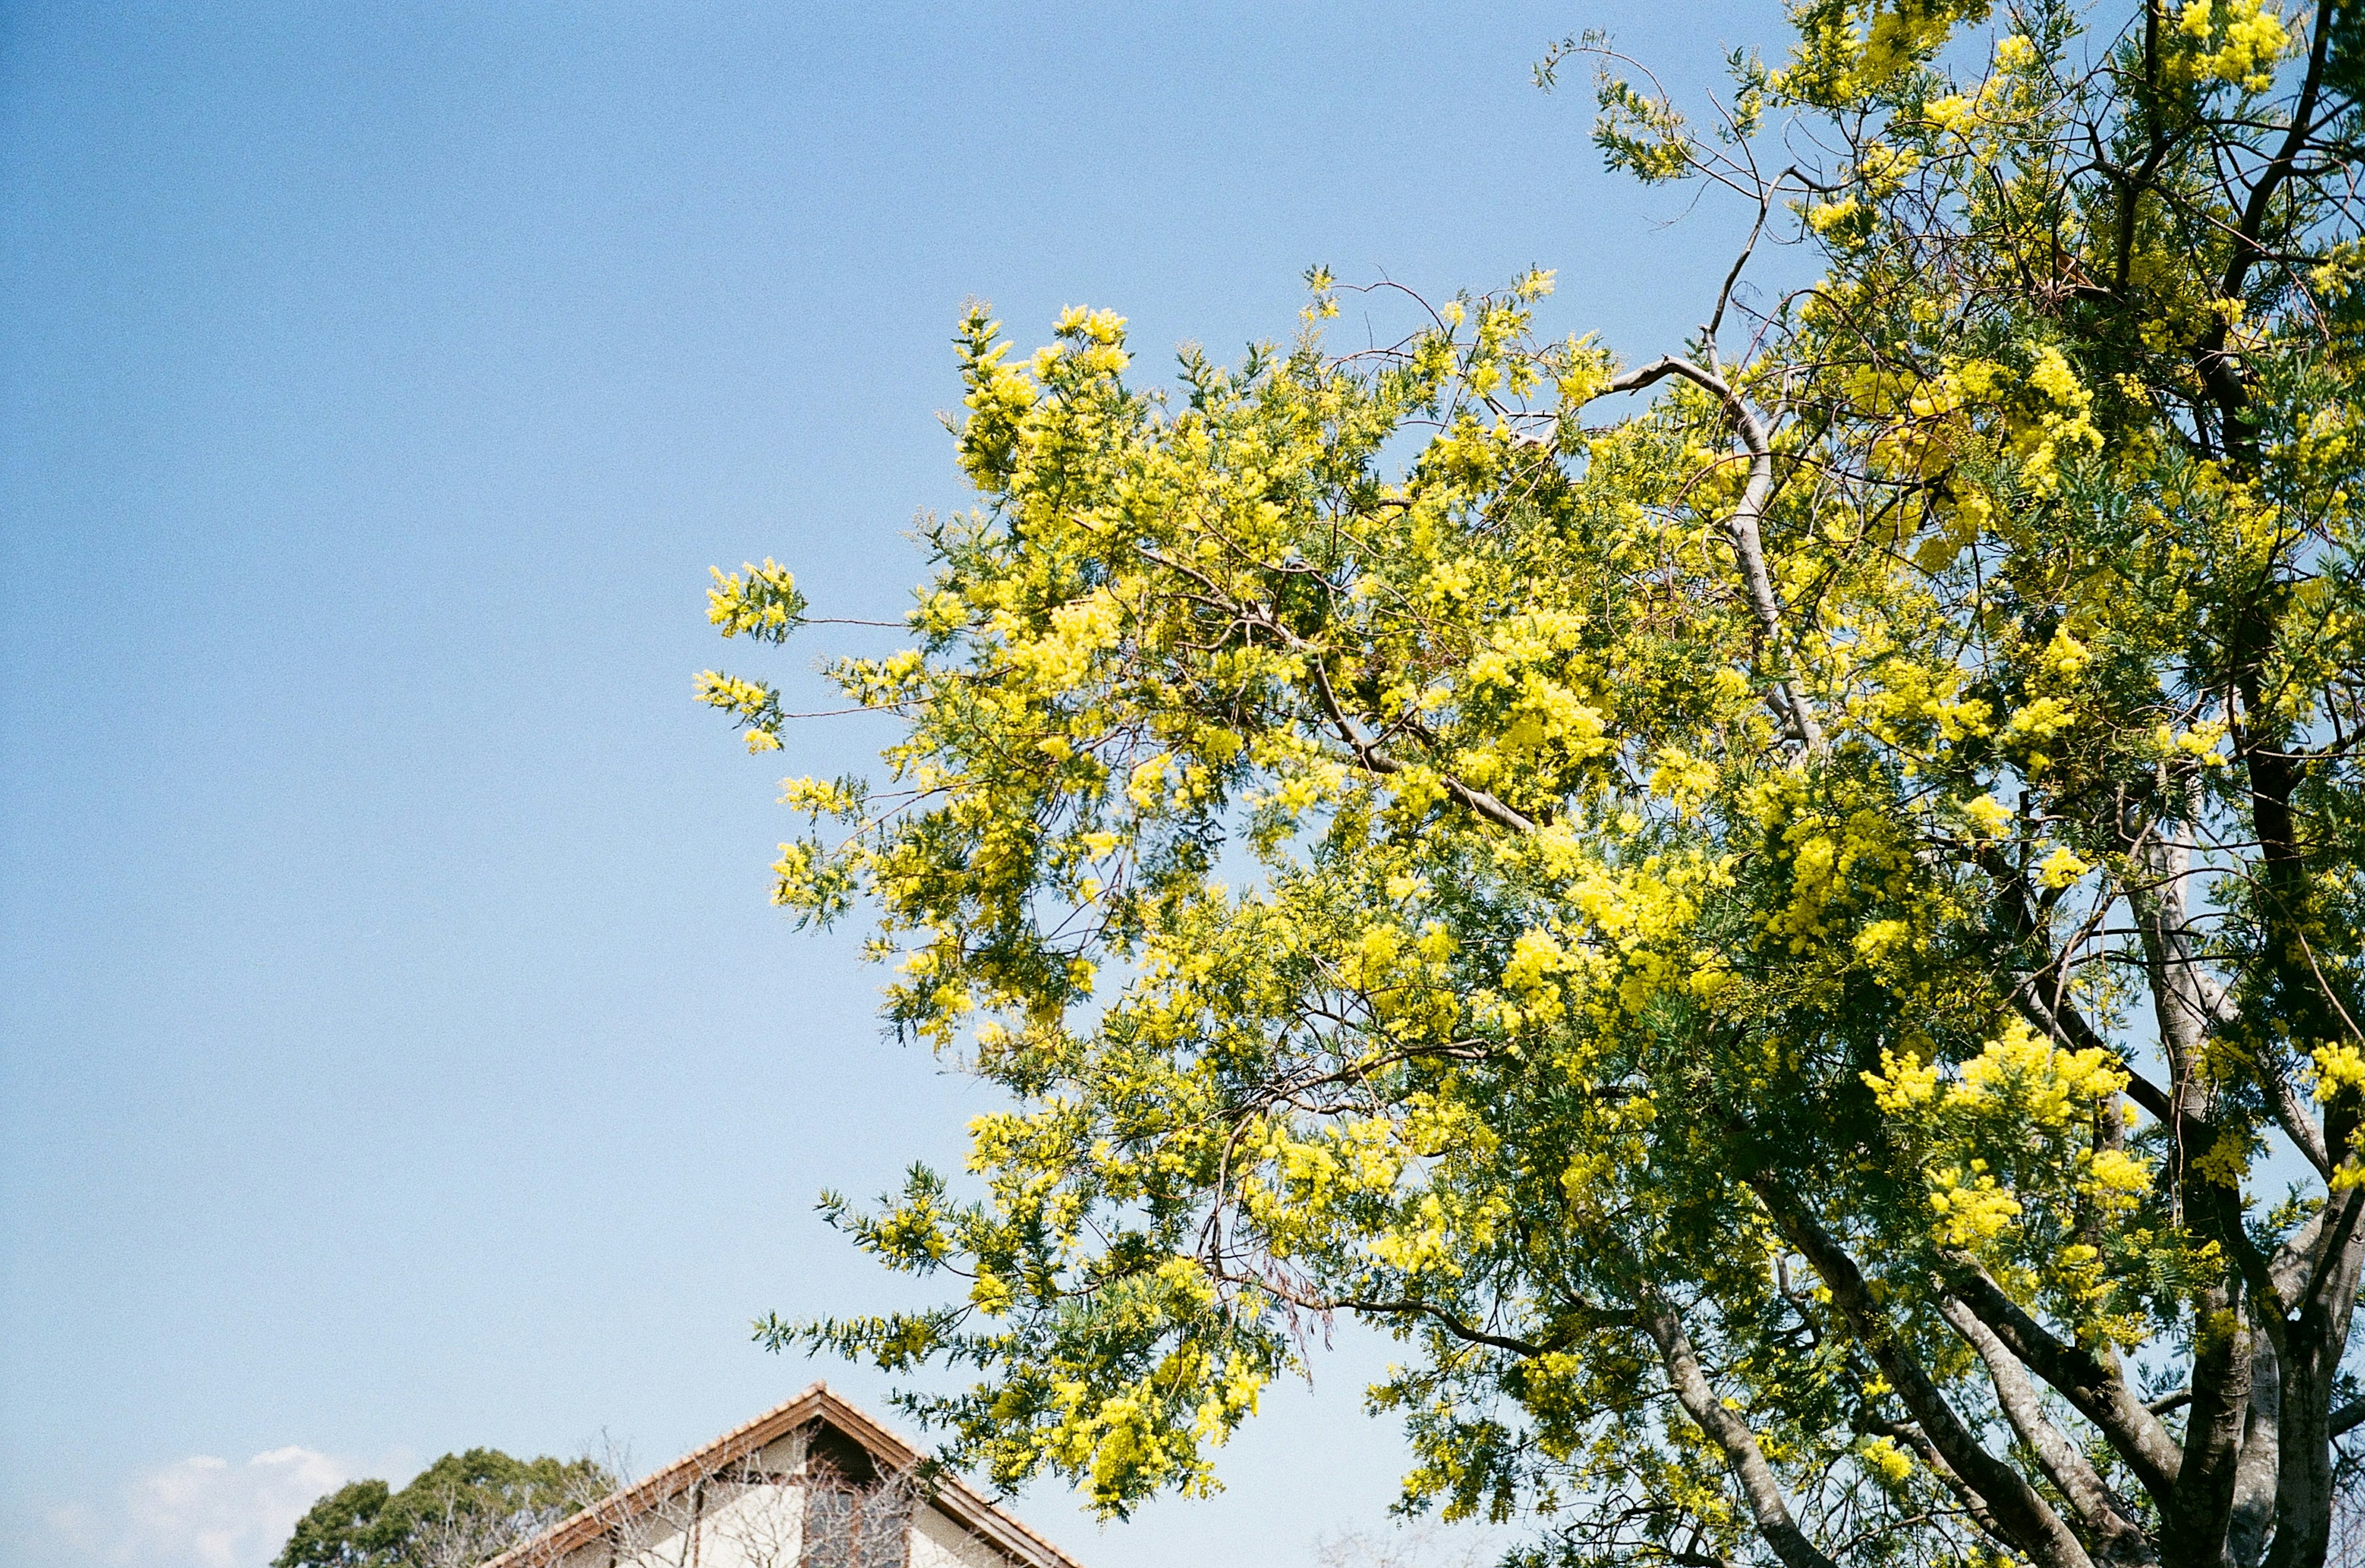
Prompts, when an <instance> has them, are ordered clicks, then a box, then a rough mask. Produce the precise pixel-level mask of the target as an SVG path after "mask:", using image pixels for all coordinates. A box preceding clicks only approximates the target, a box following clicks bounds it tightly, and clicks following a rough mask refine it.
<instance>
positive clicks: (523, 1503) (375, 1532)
mask: <svg viewBox="0 0 2365 1568" xmlns="http://www.w3.org/2000/svg"><path fill="white" fill-rule="evenodd" d="M616 1484H617V1482H616V1477H615V1475H614V1474H613V1473H611V1471H610V1470H609V1469H608V1468H607V1467H606V1466H604V1465H602V1464H600V1463H599V1462H596V1461H593V1460H589V1459H576V1460H558V1459H552V1458H548V1457H546V1456H545V1457H544V1458H540V1459H530V1460H521V1459H512V1458H510V1456H509V1455H508V1454H505V1453H503V1452H501V1451H500V1450H499V1449H470V1450H468V1451H467V1452H465V1453H447V1454H445V1455H444V1456H443V1458H441V1459H439V1460H437V1461H436V1462H434V1463H433V1464H431V1465H429V1466H428V1467H427V1468H426V1469H425V1470H422V1471H420V1473H419V1474H418V1475H417V1476H415V1477H413V1478H412V1480H411V1481H410V1483H409V1484H408V1485H406V1486H404V1487H403V1488H402V1489H401V1490H400V1491H395V1490H394V1489H393V1488H391V1487H389V1486H388V1485H387V1484H386V1483H385V1482H383V1481H355V1482H351V1483H349V1484H346V1485H343V1486H341V1487H339V1488H338V1489H337V1490H336V1491H334V1492H331V1493H330V1494H329V1495H327V1496H325V1497H323V1498H321V1499H320V1500H319V1502H317V1503H315V1504H313V1505H312V1507H311V1511H310V1512H308V1513H307V1514H306V1515H305V1516H304V1517H303V1518H301V1519H299V1520H297V1523H296V1529H295V1532H294V1533H293V1534H292V1535H290V1536H289V1537H288V1538H287V1544H286V1547H285V1548H283V1549H282V1550H281V1551H280V1553H279V1555H278V1557H277V1558H275V1560H274V1568H474V1564H476V1563H478V1562H484V1561H485V1560H486V1559H487V1558H488V1557H494V1556H498V1555H499V1553H501V1552H503V1551H508V1550H509V1549H510V1547H512V1546H514V1545H516V1544H517V1543H518V1542H520V1541H521V1540H527V1539H529V1538H531V1537H532V1536H534V1535H537V1534H539V1533H540V1532H541V1531H543V1530H544V1529H548V1528H549V1527H550V1526H551V1525H553V1524H555V1523H556V1522H557V1521H558V1520H560V1519H562V1518H566V1516H567V1515H569V1514H571V1513H573V1512H575V1511H576V1510H577V1508H580V1507H582V1506H585V1505H586V1504H588V1503H590V1502H592V1501H594V1500H595V1499H597V1498H599V1497H601V1496H604V1495H607V1494H608V1493H609V1492H611V1491H613V1490H614V1489H615V1487H616Z"/></svg>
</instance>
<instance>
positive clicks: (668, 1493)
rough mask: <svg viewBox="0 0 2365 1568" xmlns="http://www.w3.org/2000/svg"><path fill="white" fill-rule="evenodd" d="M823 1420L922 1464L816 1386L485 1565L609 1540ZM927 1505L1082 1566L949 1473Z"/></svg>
mask: <svg viewBox="0 0 2365 1568" xmlns="http://www.w3.org/2000/svg"><path fill="white" fill-rule="evenodd" d="M814 1422H822V1423H824V1424H826V1425H828V1426H830V1427H833V1428H836V1429H837V1430H838V1431H840V1432H843V1433H845V1434H846V1436H847V1437H849V1438H851V1439H854V1440H855V1441H856V1442H857V1443H859V1444H860V1445H861V1446H862V1447H863V1449H864V1450H867V1451H868V1452H869V1455H870V1457H871V1459H872V1460H873V1461H874V1462H876V1463H877V1464H878V1465H879V1466H880V1468H881V1469H883V1470H901V1469H902V1468H904V1467H905V1466H907V1465H911V1464H913V1463H915V1462H918V1461H919V1459H920V1457H921V1455H920V1451H919V1450H917V1449H914V1448H913V1447H912V1446H911V1445H910V1444H909V1443H906V1442H905V1441H903V1440H902V1439H901V1438H899V1437H897V1436H896V1435H895V1434H894V1433H892V1432H891V1431H889V1430H888V1429H887V1428H884V1427H882V1426H880V1424H879V1423H878V1422H876V1421H874V1420H872V1419H871V1418H870V1417H869V1416H868V1415H865V1414H864V1413H863V1412H862V1411H860V1410H858V1409H857V1408H856V1407H855V1406H851V1405H849V1404H847V1403H846V1401H845V1400H843V1399H840V1398H839V1397H838V1396H837V1395H836V1394H834V1393H832V1392H831V1390H830V1387H829V1385H828V1384H827V1383H814V1384H813V1386H812V1387H811V1388H808V1389H806V1390H805V1391H804V1392H803V1393H802V1394H798V1395H797V1396H796V1397H795V1398H793V1399H791V1400H789V1401H788V1402H787V1403H786V1404H783V1405H776V1406H773V1407H772V1408H771V1409H769V1410H767V1411H765V1412H764V1413H763V1414H762V1415H761V1416H758V1417H756V1418H755V1419H754V1420H752V1421H748V1422H745V1423H744V1424H742V1425H740V1426H737V1427H734V1428H731V1430H729V1431H727V1432H725V1433H723V1435H722V1436H721V1437H719V1438H717V1439H714V1440H713V1441H712V1442H711V1443H708V1444H706V1445H705V1446H704V1447H703V1448H698V1449H693V1450H690V1451H689V1452H688V1453H686V1454H684V1455H682V1456H681V1457H680V1458H679V1459H678V1460H676V1461H674V1462H672V1463H671V1464H669V1465H667V1466H666V1467H665V1468H664V1469H663V1470H660V1471H657V1472H656V1473H652V1474H650V1475H647V1476H644V1477H643V1478H642V1479H641V1480H639V1481H637V1482H635V1483H633V1484H632V1485H630V1486H627V1487H624V1488H622V1490H620V1491H616V1492H611V1493H610V1494H609V1495H607V1496H605V1497H603V1498H601V1499H600V1501H599V1502H597V1503H594V1504H592V1505H591V1506H589V1507H588V1508H585V1509H584V1510H583V1511H582V1512H580V1513H578V1514H575V1515H573V1516H571V1517H569V1518H565V1519H561V1520H560V1521H559V1522H558V1523H556V1524H555V1525H553V1526H551V1527H550V1529H546V1530H544V1532H543V1533H542V1534H540V1535H538V1536H536V1537H534V1538H533V1539H532V1540H528V1541H524V1542H521V1543H520V1544H519V1545H517V1546H513V1547H511V1548H510V1550H509V1551H504V1552H502V1553H501V1554H500V1555H499V1557H496V1558H494V1559H492V1560H491V1561H490V1562H487V1563H486V1564H485V1568H539V1565H540V1564H544V1563H551V1562H557V1561H558V1560H559V1559H560V1558H563V1557H565V1556H566V1554H567V1553H568V1552H570V1551H574V1550H576V1549H577V1547H579V1546H583V1545H585V1544H586V1543H588V1542H589V1541H593V1540H598V1539H599V1538H600V1536H602V1535H604V1534H606V1533H607V1532H608V1531H609V1530H610V1529H613V1528H614V1527H615V1526H616V1525H618V1524H620V1523H622V1521H624V1520H626V1519H629V1518H633V1517H635V1516H636V1515H639V1514H643V1513H645V1512H647V1511H648V1510H649V1509H651V1508H653V1507H656V1506H657V1505H658V1504H660V1503H663V1502H666V1501H667V1500H668V1499H670V1498H673V1497H675V1496H678V1495H680V1494H681V1493H683V1492H685V1491H687V1490H689V1488H690V1487H692V1486H695V1485H697V1484H699V1482H700V1481H701V1480H703V1479H704V1478H706V1477H708V1476H711V1475H712V1474H714V1473H716V1472H718V1471H720V1470H723V1469H724V1468H726V1467H728V1466H730V1465H733V1464H735V1463H737V1462H739V1461H741V1460H743V1459H745V1458H747V1457H748V1456H749V1455H751V1454H755V1453H759V1452H761V1451H762V1450H764V1449H766V1448H768V1447H769V1446H770V1445H772V1444H773V1443H776V1442H778V1441H779V1439H782V1438H784V1437H786V1436H788V1435H789V1434H790V1432H793V1431H796V1430H797V1429H798V1428H801V1427H806V1426H809V1425H812V1424H813V1423H814ZM928 1501H929V1502H930V1503H932V1504H934V1505H935V1506H936V1508H937V1510H938V1511H939V1512H941V1513H943V1514H945V1515H946V1516H947V1517H948V1518H951V1519H952V1520H953V1521H954V1522H955V1523H957V1524H958V1525H960V1526H961V1527H962V1528H964V1529H967V1530H969V1531H970V1534H972V1535H975V1536H978V1537H980V1538H981V1539H982V1540H985V1541H986V1542H988V1543H989V1544H991V1545H992V1547H994V1548H995V1550H997V1551H1000V1552H1002V1554H1003V1556H1005V1557H1007V1558H1009V1559H1010V1560H1011V1561H1012V1562H1014V1563H1018V1564H1021V1565H1022V1568H1081V1565H1080V1564H1079V1563H1078V1562H1076V1560H1075V1559H1074V1558H1072V1557H1070V1556H1069V1555H1068V1554H1067V1553H1066V1552H1064V1551H1060V1550H1059V1548H1058V1547H1056V1546H1054V1545H1052V1544H1051V1543H1050V1542H1049V1541H1048V1540H1044V1539H1043V1538H1042V1537H1041V1536H1039V1535H1037V1534H1036V1533H1035V1532H1034V1531H1033V1530H1031V1529H1027V1528H1026V1526H1025V1525H1023V1524H1020V1523H1019V1522H1018V1521H1017V1520H1016V1519H1014V1518H1012V1517H1011V1516H1010V1515H1008V1514H1007V1513H1004V1512H1003V1510H1002V1509H1001V1508H999V1507H997V1506H995V1505H994V1504H993V1503H992V1502H991V1501H990V1500H988V1499H987V1498H986V1497H985V1495H983V1494H981V1493H980V1492H979V1491H978V1490H977V1489H976V1488H975V1487H973V1486H971V1485H970V1484H968V1483H967V1482H965V1481H963V1480H962V1479H961V1478H960V1477H959V1476H958V1475H955V1474H952V1473H949V1472H947V1473H940V1474H939V1475H938V1476H937V1477H936V1481H935V1484H934V1487H933V1490H931V1491H930V1492H929V1493H928Z"/></svg>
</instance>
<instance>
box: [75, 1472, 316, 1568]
mask: <svg viewBox="0 0 2365 1568" xmlns="http://www.w3.org/2000/svg"><path fill="white" fill-rule="evenodd" d="M352 1476H353V1473H352V1471H351V1470H350V1469H349V1468H348V1467H347V1466H346V1465H344V1464H343V1463H342V1462H339V1461H337V1460H333V1459H331V1458H330V1457H329V1456H328V1455H327V1454H324V1453H316V1452H314V1451H313V1450H310V1449H307V1448H296V1447H292V1446H291V1447H288V1448H284V1449H273V1450H271V1451H270V1452H268V1453H259V1454H256V1455H255V1456H254V1457H253V1458H252V1459H250V1460H248V1461H247V1462H245V1463H244V1464H232V1463H230V1462H229V1461H228V1460H221V1459H216V1458H214V1457H213V1456H212V1455H211V1454H197V1455H196V1456H194V1457H192V1458H189V1459H184V1460H176V1461H174V1462H173V1463H171V1464H165V1465H160V1466H158V1467H157V1468H156V1469H154V1470H151V1471H148V1472H146V1473H143V1474H140V1475H138V1476H135V1477H134V1478H133V1479H132V1480H130V1481H129V1482H128V1483H126V1484H125V1485H124V1487H123V1489H122V1492H121V1494H120V1495H118V1497H117V1499H116V1500H115V1502H114V1504H113V1506H107V1507H104V1508H95V1507H91V1506H83V1505H76V1506H72V1507H64V1508H54V1509H51V1510H50V1514H49V1522H50V1529H52V1530H54V1531H55V1532H56V1534H57V1536H58V1537H59V1539H60V1540H61V1541H62V1544H64V1545H66V1546H68V1547H70V1548H72V1549H73V1550H75V1551H80V1552H81V1553H82V1554H83V1556H84V1559H85V1560H88V1561H92V1562H106V1563H138V1564H140V1565H141V1568H263V1564H264V1563H267V1562H270V1561H271V1559H272V1558H274V1557H275V1556H276V1555H278V1552H279V1549H280V1548H281V1547H282V1546H284V1545H286V1542H287V1532H288V1531H289V1530H290V1529H294V1528H295V1525H296V1521H297V1519H299V1518H303V1517H304V1511H305V1510H306V1509H307V1508H309V1507H310V1506H312V1504H313V1503H314V1502H315V1501H316V1500H317V1499H318V1498H319V1496H320V1495H321V1494H322V1493H324V1492H332V1491H334V1490H336V1488H338V1487H340V1486H342V1485H343V1484H345V1483H346V1482H347V1481H349V1480H351V1479H352Z"/></svg>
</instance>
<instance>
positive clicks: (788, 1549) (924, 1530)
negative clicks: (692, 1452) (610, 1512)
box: [560, 1450, 1009, 1568]
mask: <svg viewBox="0 0 2365 1568" xmlns="http://www.w3.org/2000/svg"><path fill="white" fill-rule="evenodd" d="M765 1457H766V1460H767V1462H770V1460H771V1459H772V1457H773V1456H772V1455H771V1453H770V1452H769V1450H767V1453H766V1456H765ZM782 1457H783V1458H784V1459H785V1458H786V1457H787V1455H786V1453H785V1451H784V1453H783V1456H782ZM687 1501H688V1500H687V1499H683V1504H684V1505H685V1509H684V1511H686V1504H687ZM670 1511H672V1510H668V1512H670ZM803 1512H804V1492H803V1489H802V1488H801V1487H798V1486H794V1485H772V1486H754V1487H749V1488H747V1489H746V1490H745V1491H743V1492H739V1493H737V1494H736V1495H733V1496H732V1497H730V1498H729V1499H728V1500H726V1501H723V1502H721V1503H719V1504H718V1505H716V1506H711V1507H709V1508H707V1509H706V1510H705V1512H704V1513H703V1514H702V1515H701V1517H700V1518H699V1521H698V1526H697V1529H696V1531H695V1535H694V1538H693V1536H692V1535H691V1534H690V1533H689V1532H685V1531H683V1530H681V1529H664V1528H662V1527H660V1526H658V1525H656V1522H655V1521H652V1520H644V1522H643V1524H642V1526H641V1529H640V1531H639V1532H638V1535H639V1539H638V1540H634V1541H633V1546H634V1547H635V1548H636V1549H637V1550H636V1551H633V1553H632V1554H630V1555H619V1556H613V1557H611V1555H610V1554H611V1551H612V1550H613V1549H612V1548H611V1545H610V1543H609V1542H608V1541H606V1540H595V1541H591V1542H588V1543H587V1544H586V1545H583V1546H581V1547H578V1548H577V1549H576V1550H575V1551H572V1552H570V1553H568V1554H567V1556H566V1561H565V1562H563V1563H562V1564H561V1565H560V1568H610V1565H611V1563H613V1564H614V1568H797V1556H798V1548H799V1544H800V1542H799V1540H798V1527H799V1525H800V1523H801V1520H802V1518H803ZM909 1562H910V1568H1009V1562H1008V1560H1007V1559H1006V1558H1004V1557H1003V1555H1002V1553H1001V1552H999V1551H995V1550H994V1549H993V1548H992V1546H989V1545H988V1544H986V1543H985V1542H984V1541H982V1540H979V1539H978V1538H977V1537H976V1536H973V1535H971V1534H970V1532H969V1531H968V1530H967V1529H963V1528H962V1527H961V1526H960V1525H959V1524H958V1522H956V1521H955V1520H953V1519H952V1518H949V1517H947V1515H946V1514H944V1513H943V1512H942V1511H941V1510H939V1509H937V1508H936V1507H935V1506H933V1505H929V1504H925V1503H923V1504H922V1505H920V1506H917V1507H915V1508H914V1509H913V1512H912V1534H911V1553H910V1559H909Z"/></svg>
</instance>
